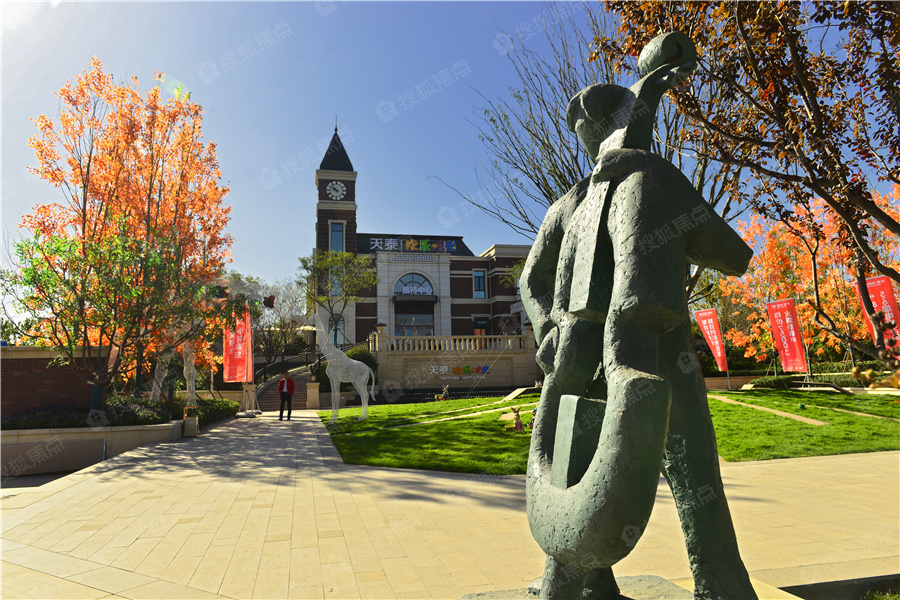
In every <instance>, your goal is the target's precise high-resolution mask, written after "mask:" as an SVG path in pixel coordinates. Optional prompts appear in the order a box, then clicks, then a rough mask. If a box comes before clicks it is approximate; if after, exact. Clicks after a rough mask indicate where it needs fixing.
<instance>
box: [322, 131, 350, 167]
mask: <svg viewBox="0 0 900 600" xmlns="http://www.w3.org/2000/svg"><path fill="white" fill-rule="evenodd" d="M319 170H320V171H353V164H352V163H351V162H350V157H349V156H347V151H346V150H344V144H342V143H341V138H340V137H339V136H338V132H337V127H335V128H334V135H333V136H332V138H331V143H330V144H328V150H326V151H325V157H324V158H323V159H322V163H321V164H320V165H319Z"/></svg>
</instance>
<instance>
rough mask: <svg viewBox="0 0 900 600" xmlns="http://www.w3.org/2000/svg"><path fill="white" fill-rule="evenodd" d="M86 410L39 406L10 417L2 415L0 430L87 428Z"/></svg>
mask: <svg viewBox="0 0 900 600" xmlns="http://www.w3.org/2000/svg"><path fill="white" fill-rule="evenodd" d="M87 417H88V409H87V408H85V407H83V406H73V405H68V404H60V405H56V406H40V407H37V408H31V409H29V410H26V411H22V412H19V413H15V414H11V415H3V419H2V421H0V429H3V430H9V429H57V428H63V427H87V426H88V420H87Z"/></svg>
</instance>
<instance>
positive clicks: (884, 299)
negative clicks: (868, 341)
mask: <svg viewBox="0 0 900 600" xmlns="http://www.w3.org/2000/svg"><path fill="white" fill-rule="evenodd" d="M866 288H867V289H868V290H869V298H871V299H872V308H874V309H875V312H878V311H879V310H880V311H884V320H885V322H887V321H894V320H895V319H896V318H897V317H898V316H900V312H898V310H897V299H896V298H895V297H894V286H892V285H891V279H890V277H888V276H886V275H882V276H881V277H872V278H870V279H866ZM856 295H857V296H858V297H859V305H860V306H862V294H861V293H860V291H859V288H856ZM863 315H864V316H865V318H866V325H868V326H869V333H870V334H871V335H872V342H877V336H876V334H875V326H874V325H872V321H871V320H870V319H869V315H867V314H866V310H865V309H863ZM892 337H894V330H893V329H886V330H885V331H884V339H885V341H887V340H889V339H890V338H892Z"/></svg>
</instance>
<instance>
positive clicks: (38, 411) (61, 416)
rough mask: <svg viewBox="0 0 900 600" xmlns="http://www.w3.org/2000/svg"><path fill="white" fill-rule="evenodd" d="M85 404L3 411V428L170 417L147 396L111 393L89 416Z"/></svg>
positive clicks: (145, 422) (88, 424)
mask: <svg viewBox="0 0 900 600" xmlns="http://www.w3.org/2000/svg"><path fill="white" fill-rule="evenodd" d="M89 416H91V413H90V410H89V409H88V408H87V407H84V406H72V405H65V404H63V405H57V406H42V407H39V408H32V409H30V410H26V411H24V412H20V413H16V414H12V415H4V416H3V421H2V429H61V428H68V427H92V426H98V425H99V426H109V427H121V426H125V425H155V424H157V423H167V422H168V421H169V411H168V409H167V407H165V406H161V405H157V404H153V403H151V402H150V400H149V399H148V398H134V397H131V396H116V395H111V396H107V398H106V410H105V411H104V412H103V414H102V415H100V416H98V417H95V418H94V419H89ZM179 418H181V417H180V416H179Z"/></svg>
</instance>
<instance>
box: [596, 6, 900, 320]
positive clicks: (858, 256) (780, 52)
mask: <svg viewBox="0 0 900 600" xmlns="http://www.w3.org/2000/svg"><path fill="white" fill-rule="evenodd" d="M605 6H606V9H607V10H608V11H610V12H612V13H615V14H617V15H618V16H619V17H620V25H619V31H618V35H617V36H609V37H603V38H601V37H598V38H596V39H595V46H596V53H597V55H598V56H602V57H603V58H604V59H606V60H609V61H611V62H612V63H613V64H614V65H615V67H616V68H617V69H628V68H629V65H630V64H631V63H632V61H630V60H629V56H630V55H632V54H634V53H636V51H637V50H638V49H640V48H642V47H643V46H644V45H645V44H646V43H647V42H648V41H649V40H650V39H652V38H653V37H654V36H656V35H657V34H659V33H663V32H667V31H673V30H680V31H683V32H685V33H686V34H688V35H690V36H691V38H692V39H693V40H694V41H695V43H696V45H697V50H698V53H699V55H700V56H699V64H698V68H697V70H696V71H695V72H694V75H693V76H692V77H691V79H690V80H689V81H688V83H686V84H684V85H681V86H679V87H677V88H675V89H673V90H671V91H670V92H669V94H670V96H671V98H672V100H673V101H674V102H675V104H676V105H677V106H678V108H679V110H680V111H682V112H683V113H684V114H685V115H687V116H688V117H689V119H690V122H689V124H688V125H687V126H685V127H684V128H683V129H682V135H683V136H684V137H685V138H686V139H687V140H690V141H692V142H694V145H695V146H696V147H698V148H707V149H709V152H710V158H712V159H714V160H716V161H718V162H720V163H723V164H728V165H733V166H739V167H742V168H744V169H745V172H747V171H749V172H750V173H752V174H753V175H754V178H753V179H749V178H748V179H745V181H744V182H743V184H744V185H745V186H746V187H747V188H749V189H748V191H749V194H748V195H749V199H750V201H751V203H752V205H753V207H754V209H755V210H756V211H757V212H759V213H760V214H762V215H764V216H766V217H767V218H769V219H773V220H777V221H780V222H782V223H784V224H785V225H786V226H788V227H789V228H790V227H794V228H803V227H804V225H803V224H800V223H797V222H796V220H795V215H796V214H798V213H796V212H795V211H794V207H796V206H803V205H804V204H805V203H806V202H807V201H808V199H809V198H812V197H816V198H820V199H821V200H822V202H823V211H822V212H821V215H823V216H824V215H828V216H829V217H830V218H831V219H832V222H833V223H834V224H835V226H836V231H835V232H834V234H833V235H834V236H836V238H837V240H838V241H837V243H839V244H841V245H842V246H844V247H846V248H849V249H852V253H851V255H850V256H848V258H849V259H850V260H852V263H853V266H854V271H853V275H854V277H855V278H856V280H857V282H858V283H859V284H861V287H862V289H863V302H864V304H865V305H866V310H867V312H868V313H869V314H871V313H872V312H873V311H872V304H871V301H870V299H869V296H868V291H867V290H866V287H865V284H864V280H865V278H866V277H867V276H870V275H873V274H881V275H887V276H888V277H890V278H891V279H892V280H893V281H895V282H897V283H900V271H898V268H897V265H896V264H891V260H890V257H889V256H885V255H883V254H882V253H881V252H880V249H879V247H878V244H877V243H876V242H875V241H874V240H875V238H874V236H875V235H876V234H880V233H879V232H881V233H883V234H884V235H886V236H889V237H890V238H892V239H893V240H895V241H896V240H897V239H898V238H900V220H898V218H897V215H896V214H891V213H889V212H887V211H885V210H884V209H883V208H882V207H881V206H879V204H878V202H877V201H876V197H875V196H876V191H877V190H878V189H882V190H883V189H884V185H885V183H888V184H889V183H893V184H900V91H898V90H900V52H898V46H900V9H898V6H897V4H896V3H893V2H881V1H875V2H850V1H847V0H843V1H839V2H836V1H823V2H797V1H785V2H726V1H717V2H673V1H668V0H666V1H655V0H654V1H651V0H646V1H642V2H624V1H620V0H607V1H606V2H605ZM710 87H714V88H716V89H719V90H721V91H723V92H724V93H723V94H722V95H721V97H719V98H718V99H717V101H716V102H707V101H705V100H704V99H705V98H707V97H708V94H707V93H706V90H708V89H709V88H710ZM819 225H823V223H821V222H820V223H819ZM818 308H822V306H821V303H818ZM829 318H832V315H830V314H829V313H827V312H826V313H817V317H816V319H817V321H819V324H820V325H823V326H825V327H832V326H831V325H830V324H829V323H828V319H829ZM832 329H835V328H834V327H832Z"/></svg>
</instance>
